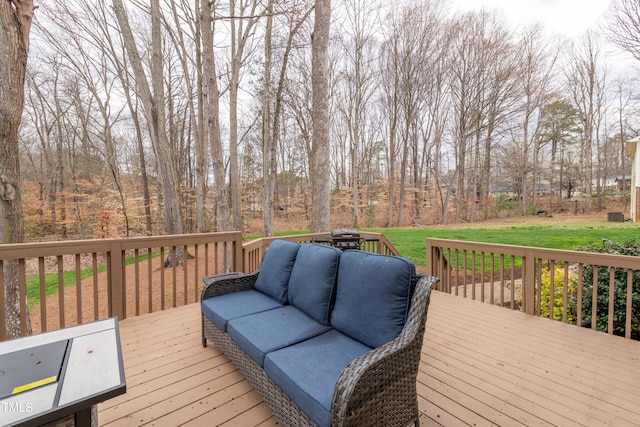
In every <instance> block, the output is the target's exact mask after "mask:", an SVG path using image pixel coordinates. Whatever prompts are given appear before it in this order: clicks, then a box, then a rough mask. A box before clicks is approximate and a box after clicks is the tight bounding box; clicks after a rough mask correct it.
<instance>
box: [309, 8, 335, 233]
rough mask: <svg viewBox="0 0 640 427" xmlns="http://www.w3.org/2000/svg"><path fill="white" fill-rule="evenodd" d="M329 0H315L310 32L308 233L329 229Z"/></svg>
mask: <svg viewBox="0 0 640 427" xmlns="http://www.w3.org/2000/svg"><path fill="white" fill-rule="evenodd" d="M330 28H331V0H316V7H315V23H314V28H313V35H312V37H313V38H312V44H311V48H312V75H311V84H312V87H313V147H312V150H311V232H312V233H320V232H324V231H327V230H329V227H330V224H331V218H330V204H329V202H330V195H331V180H330V179H329V176H328V175H329V165H330V158H329V157H330V154H331V145H330V143H329V141H330V139H329V130H330V126H329V56H328V51H329V30H330Z"/></svg>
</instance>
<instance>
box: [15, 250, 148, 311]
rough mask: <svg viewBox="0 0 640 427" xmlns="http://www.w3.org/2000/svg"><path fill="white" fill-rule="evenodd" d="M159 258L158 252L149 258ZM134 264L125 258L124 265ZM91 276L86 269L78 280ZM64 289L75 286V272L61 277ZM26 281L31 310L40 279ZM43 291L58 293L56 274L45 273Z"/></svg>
mask: <svg viewBox="0 0 640 427" xmlns="http://www.w3.org/2000/svg"><path fill="white" fill-rule="evenodd" d="M157 256H160V252H154V253H153V254H152V255H151V257H152V258H155V257H157ZM147 258H148V256H147V254H140V255H138V261H146V260H147ZM134 262H135V258H134V257H131V258H127V259H126V260H125V265H129V264H133V263H134ZM97 270H98V271H97V273H103V272H105V271H107V266H106V265H99V266H98V268H97ZM92 275H93V268H86V269H84V270H81V271H80V280H82V279H86V278H88V277H91V276H92ZM62 277H63V283H64V285H63V286H64V287H65V288H66V287H68V286H73V285H75V284H76V272H75V270H73V271H65V272H64V273H63V275H62ZM26 280H27V301H28V303H29V309H31V308H33V307H34V306H35V305H36V304H37V303H39V302H40V277H39V275H37V274H29V275H27V277H26ZM44 290H45V295H46V296H47V297H48V296H50V295H55V294H57V293H58V290H59V284H58V274H57V273H46V274H45V275H44Z"/></svg>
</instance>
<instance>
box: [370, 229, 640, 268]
mask: <svg viewBox="0 0 640 427" xmlns="http://www.w3.org/2000/svg"><path fill="white" fill-rule="evenodd" d="M366 231H371V232H375V233H383V234H384V235H385V236H386V237H387V239H389V241H390V242H391V243H392V244H393V246H395V247H396V249H398V251H399V252H400V253H401V254H402V255H403V256H404V257H406V258H408V259H410V260H411V261H413V262H414V263H416V264H417V265H425V257H426V240H427V238H438V239H452V240H464V241H470V242H484V243H497V244H508V245H516V246H534V247H540V248H548V249H568V250H576V249H580V248H583V247H585V246H588V245H591V244H594V243H600V242H602V239H608V240H613V241H616V242H625V241H627V240H628V239H631V238H640V225H639V224H637V223H636V224H634V223H608V222H595V221H594V222H592V223H587V224H571V223H565V224H563V223H554V224H549V225H529V226H527V225H523V226H503V227H495V226H492V227H491V228H481V227H479V226H474V227H447V228H445V227H441V226H438V227H431V228H430V227H426V228H390V229H379V228H376V229H367V230H366Z"/></svg>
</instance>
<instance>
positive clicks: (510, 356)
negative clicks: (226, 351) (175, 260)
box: [98, 292, 640, 427]
mask: <svg viewBox="0 0 640 427" xmlns="http://www.w3.org/2000/svg"><path fill="white" fill-rule="evenodd" d="M120 334H121V340H122V346H123V353H124V362H125V374H126V378H127V393H126V394H124V395H122V396H118V397H116V398H114V399H111V400H109V401H106V402H104V403H102V404H100V405H99V415H98V419H99V424H100V425H101V426H127V427H129V426H142V425H153V426H179V425H190V426H201V425H209V426H211V425H224V426H232V425H233V426H249V425H251V426H258V425H260V426H273V425H276V424H277V422H276V419H275V418H274V417H273V415H272V413H271V410H270V409H269V408H268V407H267V406H266V404H265V403H264V402H263V401H262V399H261V397H260V395H259V394H258V393H257V392H256V391H254V390H253V388H252V387H251V385H250V384H249V382H248V381H247V380H246V379H245V378H244V377H243V375H242V374H241V373H240V372H239V371H238V369H237V368H236V367H235V366H234V365H233V364H232V363H231V362H230V361H229V360H228V359H227V358H226V356H224V355H223V354H221V353H220V351H218V350H217V349H216V348H213V347H211V346H209V347H208V348H203V347H202V345H201V338H200V336H201V335H200V312H199V305H198V304H191V305H187V306H184V307H179V308H174V309H170V310H167V311H163V312H156V313H151V314H146V315H142V316H139V317H133V318H129V319H125V320H123V321H122V322H120ZM418 394H419V398H418V399H419V407H420V412H421V424H422V425H423V426H425V425H426V426H429V425H442V426H447V427H448V426H494V425H498V426H509V427H511V426H563V427H564V426H574V425H575V426H589V427H591V426H599V425H609V426H616V427H617V426H638V425H640V404H638V402H640V342H637V341H630V340H624V339H622V338H619V337H613V336H609V335H606V334H603V333H598V332H594V331H591V330H586V329H581V328H577V327H575V326H570V325H565V324H562V323H560V322H555V321H551V320H549V319H542V318H537V317H532V316H527V315H524V314H522V313H518V312H513V311H510V310H507V309H504V308H500V307H496V306H491V305H489V304H483V303H480V302H478V301H471V300H465V299H463V298H461V297H456V296H452V295H447V294H443V293H440V292H434V293H433V294H432V300H431V305H430V307H429V314H428V320H427V332H426V335H425V341H424V346H423V355H422V361H421V365H420V372H419V374H418Z"/></svg>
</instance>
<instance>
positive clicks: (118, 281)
mask: <svg viewBox="0 0 640 427" xmlns="http://www.w3.org/2000/svg"><path fill="white" fill-rule="evenodd" d="M109 248H110V249H109V251H110V257H109V263H108V267H107V268H108V269H109V272H110V274H109V276H110V277H109V296H108V298H109V306H110V307H111V313H109V316H115V317H117V318H118V319H119V320H122V319H124V318H125V310H124V280H123V273H124V270H123V269H122V263H123V261H124V260H123V259H122V242H121V241H113V242H111V244H110V245H109Z"/></svg>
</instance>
